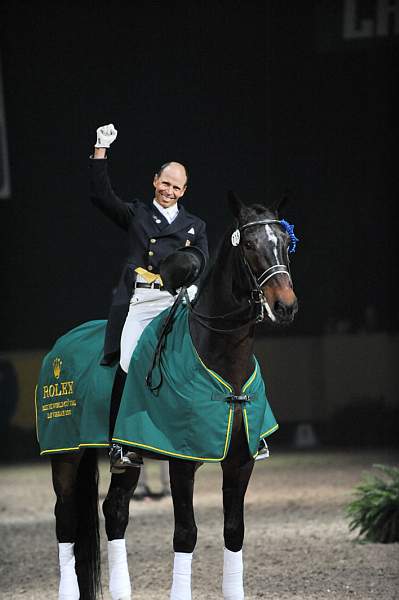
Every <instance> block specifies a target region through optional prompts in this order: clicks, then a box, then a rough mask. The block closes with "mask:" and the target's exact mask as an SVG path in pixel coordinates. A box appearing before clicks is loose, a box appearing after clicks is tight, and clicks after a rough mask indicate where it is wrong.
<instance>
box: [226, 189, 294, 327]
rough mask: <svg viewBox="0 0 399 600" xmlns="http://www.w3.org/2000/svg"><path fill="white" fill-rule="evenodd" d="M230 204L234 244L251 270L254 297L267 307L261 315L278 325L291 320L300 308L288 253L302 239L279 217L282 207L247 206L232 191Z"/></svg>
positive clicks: (247, 268) (264, 307)
mask: <svg viewBox="0 0 399 600" xmlns="http://www.w3.org/2000/svg"><path fill="white" fill-rule="evenodd" d="M229 204H230V208H231V210H232V212H233V214H234V216H235V218H236V227H235V229H234V230H233V233H232V235H231V243H232V245H233V246H234V247H236V249H237V251H239V252H240V255H241V259H242V262H243V264H244V269H245V270H247V271H248V273H249V280H250V282H251V287H252V294H253V295H254V300H255V302H260V303H261V307H263V310H261V311H260V313H259V314H260V315H261V316H262V317H263V319H266V318H268V319H270V321H272V322H273V323H276V324H281V325H284V324H289V323H291V322H292V321H293V319H294V316H295V314H296V312H297V310H298V302H297V298H296V296H295V293H294V290H293V286H292V279H291V274H290V268H289V256H288V255H289V253H290V252H293V251H294V250H295V245H296V242H297V241H298V240H297V238H296V237H295V235H294V232H293V227H292V225H289V223H287V222H286V221H283V220H280V219H279V217H278V213H277V209H278V206H277V207H273V208H266V207H265V206H263V205H261V204H254V205H251V206H247V205H245V204H243V203H242V202H241V201H240V200H239V199H238V198H237V197H236V196H235V195H234V194H233V193H232V192H230V193H229ZM256 296H258V297H256ZM259 320H260V319H259Z"/></svg>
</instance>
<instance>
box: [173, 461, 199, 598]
mask: <svg viewBox="0 0 399 600" xmlns="http://www.w3.org/2000/svg"><path fill="white" fill-rule="evenodd" d="M201 464H202V463H195V462H191V461H185V460H177V459H171V460H170V461H169V476H170V486H171V492H172V499H173V509H174V516H175V530H174V535H173V549H174V551H175V556H174V565H173V582H172V589H171V592H170V600H191V561H192V557H193V551H194V548H195V544H196V542H197V526H196V524H195V519H194V509H193V493H194V477H195V471H196V470H197V468H198V467H200V466H201Z"/></svg>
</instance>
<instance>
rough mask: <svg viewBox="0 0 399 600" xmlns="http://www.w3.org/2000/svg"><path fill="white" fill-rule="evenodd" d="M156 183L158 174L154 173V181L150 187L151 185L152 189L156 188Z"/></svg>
mask: <svg viewBox="0 0 399 600" xmlns="http://www.w3.org/2000/svg"><path fill="white" fill-rule="evenodd" d="M157 181H158V174H157V173H155V175H154V179H153V180H152V185H153V186H154V187H156V185H157Z"/></svg>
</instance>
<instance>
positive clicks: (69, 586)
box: [51, 453, 82, 600]
mask: <svg viewBox="0 0 399 600" xmlns="http://www.w3.org/2000/svg"><path fill="white" fill-rule="evenodd" d="M81 457H82V455H81V454H80V453H79V454H61V455H54V456H52V457H51V469H52V476H53V487H54V491H55V493H56V496H57V501H56V504H55V509H54V514H55V531H56V536H57V540H58V556H59V565H60V585H59V595H58V598H59V600H78V598H79V585H78V579H77V575H76V571H75V553H74V546H75V541H76V535H77V527H78V512H77V504H76V502H77V497H76V479H77V473H78V467H79V462H80V460H81Z"/></svg>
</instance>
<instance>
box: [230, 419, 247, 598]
mask: <svg viewBox="0 0 399 600" xmlns="http://www.w3.org/2000/svg"><path fill="white" fill-rule="evenodd" d="M253 466H254V460H253V459H252V458H251V457H250V456H249V453H248V445H247V441H246V437H245V433H244V430H243V429H241V431H240V432H237V433H236V434H235V435H234V436H233V438H232V441H231V444H230V449H229V452H228V455H227V457H226V459H225V460H224V461H223V462H222V470H223V511H224V531H223V534H224V545H225V548H224V559H223V585H222V588H223V598H224V600H243V598H244V584H243V561H242V545H243V541H244V498H245V492H246V491H247V487H248V482H249V480H250V477H251V473H252V469H253Z"/></svg>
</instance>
